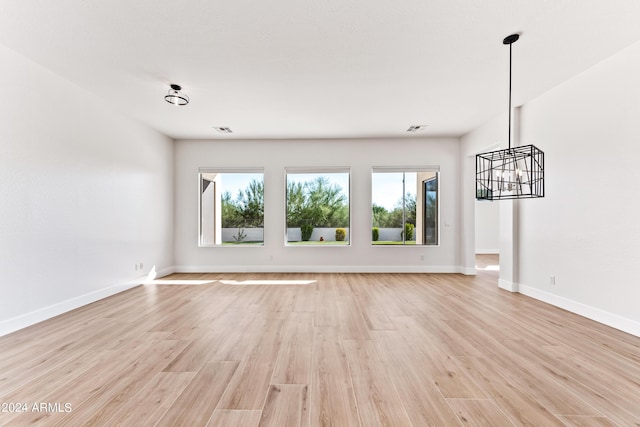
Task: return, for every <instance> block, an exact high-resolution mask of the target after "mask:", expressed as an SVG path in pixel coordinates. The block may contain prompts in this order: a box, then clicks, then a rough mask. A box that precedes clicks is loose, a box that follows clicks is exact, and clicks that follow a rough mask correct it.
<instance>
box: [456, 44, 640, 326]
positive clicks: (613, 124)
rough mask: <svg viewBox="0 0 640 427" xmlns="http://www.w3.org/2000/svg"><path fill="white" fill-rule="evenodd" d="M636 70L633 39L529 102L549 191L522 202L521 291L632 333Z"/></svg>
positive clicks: (474, 136)
mask: <svg viewBox="0 0 640 427" xmlns="http://www.w3.org/2000/svg"><path fill="white" fill-rule="evenodd" d="M639 75H640V43H635V44H634V45H632V46H631V47H629V48H627V49H625V50H623V51H621V52H620V53H618V54H616V55H614V56H612V57H611V58H609V59H607V60H605V61H603V62H601V63H600V64H598V65H596V66H594V67H593V68H591V69H589V70H587V71H585V72H583V73H581V74H580V75H578V76H576V77H574V78H572V79H571V80H569V81H567V82H565V83H564V84H562V85H560V86H558V87H556V88H555V89H553V90H551V91H549V92H547V93H546V94H544V95H543V96H541V97H539V98H537V99H535V100H534V101H532V102H529V103H528V104H526V105H524V106H523V107H522V109H521V117H520V121H521V129H520V139H521V144H534V145H536V146H537V147H539V148H540V149H542V150H543V151H544V152H545V181H546V197H545V198H543V199H534V200H522V201H520V202H519V203H518V206H517V212H518V218H517V232H518V244H517V252H518V259H517V264H518V265H517V281H518V285H519V289H520V292H522V293H525V294H527V295H530V296H533V297H535V298H538V299H541V300H544V301H547V302H550V303H552V304H556V305H558V306H561V307H563V308H566V309H568V310H571V311H574V312H577V313H579V314H582V315H585V316H587V317H590V318H593V319H595V320H598V321H600V322H603V323H606V324H609V325H612V326H614V327H617V328H619V329H622V330H625V331H628V332H631V333H633V334H635V335H640V286H638V279H637V274H636V271H635V270H634V268H636V267H637V266H638V265H639V264H640V245H639V244H638V242H640V221H639V218H640V216H639V215H638V211H639V210H640V200H639V199H638V197H637V196H638V190H637V184H636V183H637V182H638V180H640V170H639V169H638V168H637V159H638V158H639V157H640V144H639V143H638V141H640V126H639V125H638V123H639V121H638V118H639V117H640V85H639V84H638V76H639ZM501 122H502V118H500V119H497V121H495V123H491V124H487V125H486V126H484V127H483V128H481V129H479V130H478V131H477V132H473V133H471V134H469V135H467V136H465V137H464V138H463V147H462V150H463V153H465V154H469V153H471V152H473V149H474V147H479V146H481V145H482V144H483V142H482V141H487V140H488V138H493V139H494V140H496V139H499V138H500V136H499V134H498V133H496V132H491V130H493V131H497V129H498V128H499V124H498V123H501ZM505 123H506V122H505ZM468 167H469V165H466V166H465V168H468ZM468 173H469V171H468V170H465V174H468ZM470 203H473V202H471V201H469V200H468V199H465V201H464V204H465V205H466V206H467V207H468V206H469V204H470ZM500 203H502V202H500ZM551 275H554V276H555V278H556V285H551V284H550V276H551Z"/></svg>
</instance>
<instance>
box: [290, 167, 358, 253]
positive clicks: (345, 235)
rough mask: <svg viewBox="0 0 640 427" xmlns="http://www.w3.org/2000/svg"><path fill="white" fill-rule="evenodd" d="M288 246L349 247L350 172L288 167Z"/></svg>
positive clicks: (345, 170)
mask: <svg viewBox="0 0 640 427" xmlns="http://www.w3.org/2000/svg"><path fill="white" fill-rule="evenodd" d="M286 224H287V231H286V233H287V235H286V242H287V244H289V245H315V246H318V245H348V244H349V170H348V169H345V168H338V169H328V170H320V171H319V170H316V169H314V170H308V169H294V168H287V219H286Z"/></svg>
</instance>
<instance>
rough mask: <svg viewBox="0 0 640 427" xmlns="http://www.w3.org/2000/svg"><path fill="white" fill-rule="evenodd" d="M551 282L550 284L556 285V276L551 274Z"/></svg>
mask: <svg viewBox="0 0 640 427" xmlns="http://www.w3.org/2000/svg"><path fill="white" fill-rule="evenodd" d="M549 284H550V285H555V284H556V276H553V275H551V276H549Z"/></svg>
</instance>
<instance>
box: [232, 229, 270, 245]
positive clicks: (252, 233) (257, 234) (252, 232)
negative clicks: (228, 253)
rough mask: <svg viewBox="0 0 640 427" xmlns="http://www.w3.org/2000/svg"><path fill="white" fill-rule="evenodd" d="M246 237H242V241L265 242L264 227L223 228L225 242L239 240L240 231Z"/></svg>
mask: <svg viewBox="0 0 640 427" xmlns="http://www.w3.org/2000/svg"><path fill="white" fill-rule="evenodd" d="M240 232H242V233H241V234H242V235H246V237H244V238H242V239H241V240H240V241H242V242H263V241H264V228H243V227H240V228H223V229H222V241H223V242H237V241H238V239H239V238H240V236H239V233H240Z"/></svg>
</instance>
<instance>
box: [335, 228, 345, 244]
mask: <svg viewBox="0 0 640 427" xmlns="http://www.w3.org/2000/svg"><path fill="white" fill-rule="evenodd" d="M346 238H347V230H345V229H344V228H336V242H344V239H346Z"/></svg>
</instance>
